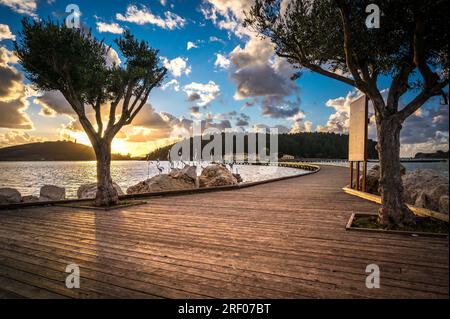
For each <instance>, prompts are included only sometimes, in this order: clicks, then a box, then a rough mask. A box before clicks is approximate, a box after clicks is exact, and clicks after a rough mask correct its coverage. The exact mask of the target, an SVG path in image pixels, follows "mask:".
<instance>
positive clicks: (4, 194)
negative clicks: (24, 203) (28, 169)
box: [0, 187, 22, 205]
mask: <svg viewBox="0 0 450 319" xmlns="http://www.w3.org/2000/svg"><path fill="white" fill-rule="evenodd" d="M21 200H22V196H21V195H20V193H19V191H18V190H17V189H14V188H8V187H5V188H0V205H8V204H16V203H20V201H21Z"/></svg>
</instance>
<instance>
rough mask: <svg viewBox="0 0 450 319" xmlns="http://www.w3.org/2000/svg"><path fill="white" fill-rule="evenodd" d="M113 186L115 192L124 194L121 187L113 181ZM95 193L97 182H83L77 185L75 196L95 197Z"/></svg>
mask: <svg viewBox="0 0 450 319" xmlns="http://www.w3.org/2000/svg"><path fill="white" fill-rule="evenodd" d="M113 187H114V189H115V190H116V191H117V194H119V196H120V195H124V193H123V191H122V189H121V188H120V186H119V185H117V183H115V182H113ZM96 193H97V183H90V184H83V185H81V186H80V187H78V190H77V197H78V198H95V195H96Z"/></svg>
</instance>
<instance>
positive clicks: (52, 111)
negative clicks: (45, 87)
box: [33, 91, 76, 117]
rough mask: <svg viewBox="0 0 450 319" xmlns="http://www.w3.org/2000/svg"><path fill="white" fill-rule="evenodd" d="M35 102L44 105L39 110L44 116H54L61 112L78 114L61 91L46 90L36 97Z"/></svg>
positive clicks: (70, 114)
mask: <svg viewBox="0 0 450 319" xmlns="http://www.w3.org/2000/svg"><path fill="white" fill-rule="evenodd" d="M33 102H34V103H36V104H39V105H41V106H42V108H41V110H40V112H39V114H40V115H42V116H49V117H54V116H56V115H61V114H64V115H68V116H70V117H75V116H76V113H75V111H74V110H73V108H72V106H70V104H69V102H67V100H66V98H65V97H64V95H63V94H62V93H61V92H60V91H48V92H44V93H43V94H42V95H41V96H38V97H36V98H35V99H34V101H33Z"/></svg>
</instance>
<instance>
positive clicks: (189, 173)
mask: <svg viewBox="0 0 450 319" xmlns="http://www.w3.org/2000/svg"><path fill="white" fill-rule="evenodd" d="M169 175H170V176H171V177H173V178H176V179H185V180H186V181H188V182H189V181H194V182H195V180H196V179H197V166H189V165H187V166H185V167H183V168H182V169H178V168H174V169H172V170H171V171H170V173H169Z"/></svg>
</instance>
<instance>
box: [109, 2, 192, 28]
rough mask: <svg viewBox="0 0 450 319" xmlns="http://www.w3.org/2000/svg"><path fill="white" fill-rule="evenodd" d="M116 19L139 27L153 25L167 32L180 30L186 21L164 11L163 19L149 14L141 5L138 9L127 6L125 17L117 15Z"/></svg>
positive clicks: (133, 6)
mask: <svg viewBox="0 0 450 319" xmlns="http://www.w3.org/2000/svg"><path fill="white" fill-rule="evenodd" d="M116 19H117V20H119V21H126V22H131V23H136V24H139V25H144V24H154V25H156V26H158V27H160V28H163V29H169V30H173V29H181V28H183V27H184V26H185V24H186V20H185V19H183V18H182V17H180V16H179V15H177V14H175V13H172V12H170V11H166V12H164V18H163V17H160V16H157V15H154V14H153V13H151V12H150V10H149V9H148V8H147V7H146V6H144V5H142V6H141V8H140V9H139V8H138V7H137V6H135V5H129V6H128V7H127V11H126V13H125V15H123V14H121V13H117V14H116Z"/></svg>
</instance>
